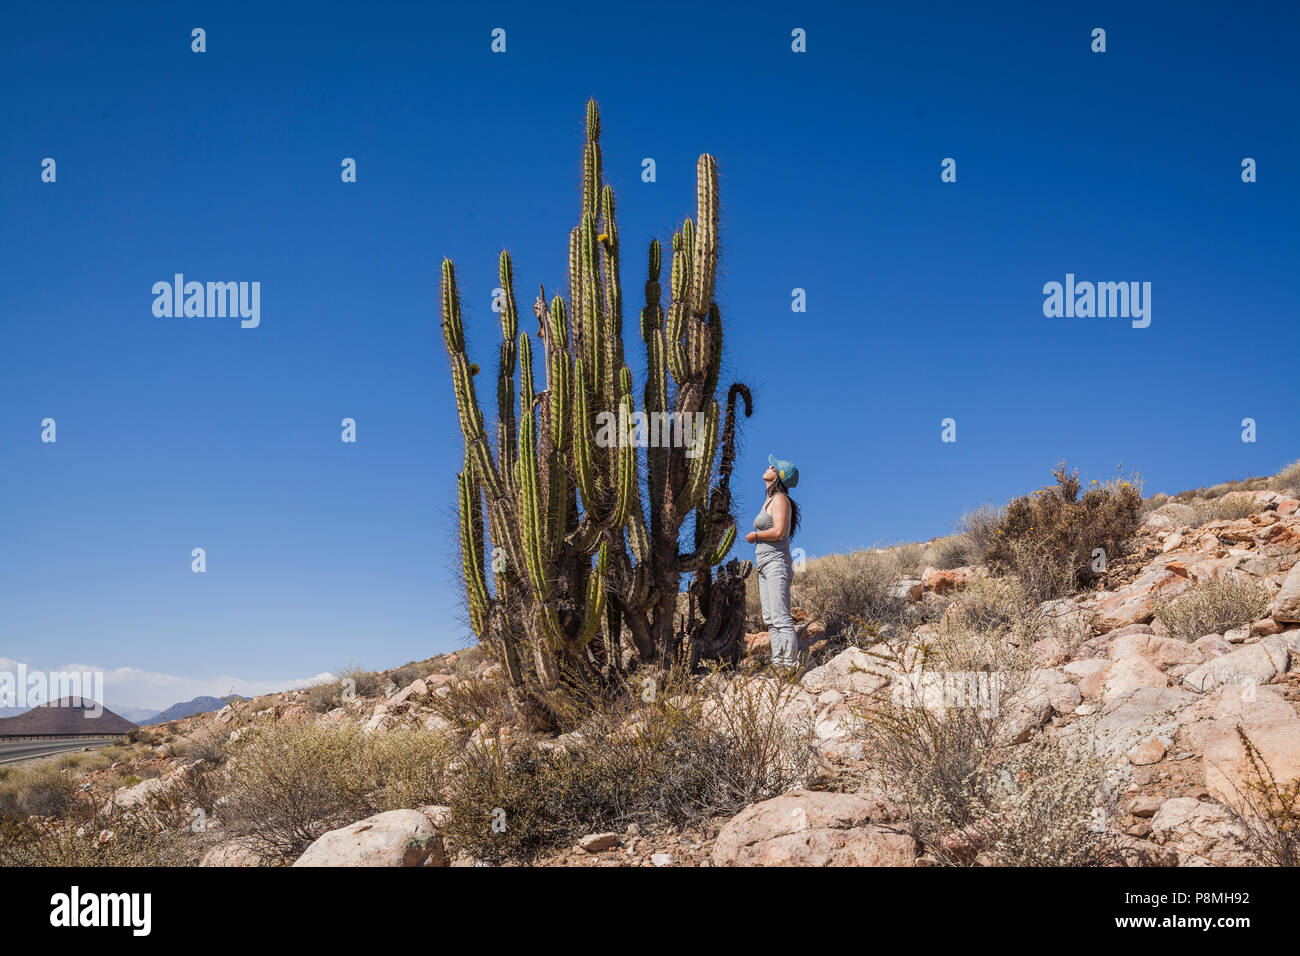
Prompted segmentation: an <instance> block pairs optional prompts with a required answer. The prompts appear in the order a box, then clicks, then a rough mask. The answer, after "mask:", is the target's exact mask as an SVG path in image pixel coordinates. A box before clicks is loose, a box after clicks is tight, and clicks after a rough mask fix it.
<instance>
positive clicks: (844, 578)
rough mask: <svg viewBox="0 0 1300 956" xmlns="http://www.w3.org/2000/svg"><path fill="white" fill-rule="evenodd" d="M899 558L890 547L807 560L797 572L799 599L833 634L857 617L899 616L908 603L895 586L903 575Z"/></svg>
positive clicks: (882, 619)
mask: <svg viewBox="0 0 1300 956" xmlns="http://www.w3.org/2000/svg"><path fill="white" fill-rule="evenodd" d="M904 576H905V575H904V573H903V571H902V568H901V565H900V562H899V559H898V557H897V556H896V555H894V554H893V553H891V552H889V551H854V552H852V553H851V554H829V555H826V556H824V557H820V558H815V559H813V560H811V561H809V562H808V563H807V566H806V567H805V569H804V570H803V571H802V572H800V573H799V574H797V575H795V587H796V588H797V589H798V591H799V596H800V603H801V604H802V605H803V607H804V609H805V610H806V611H807V612H808V614H809V616H810V617H812V618H813V619H814V620H819V621H822V622H823V623H825V625H826V631H827V633H828V634H831V635H834V634H838V633H839V632H840V631H842V630H843V629H844V628H845V627H846V626H848V625H849V624H851V623H852V621H853V620H854V619H855V618H862V619H865V620H868V621H876V622H880V623H891V622H894V621H896V620H898V619H899V617H900V616H901V615H902V613H903V609H904V608H905V606H906V604H907V600H906V597H905V596H904V597H900V596H899V595H898V593H897V591H896V590H895V585H896V582H897V581H898V580H899V578H902V577H904Z"/></svg>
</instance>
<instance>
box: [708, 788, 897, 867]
mask: <svg viewBox="0 0 1300 956" xmlns="http://www.w3.org/2000/svg"><path fill="white" fill-rule="evenodd" d="M896 817H897V811H896V810H895V809H894V808H893V807H892V806H890V805H889V804H888V803H885V802H883V801H879V800H871V799H868V798H867V797H864V796H861V795H859V794H852V793H821V792H810V791H807V790H794V791H791V792H790V793H784V794H782V795H781V796H779V797H774V798H772V799H771V800H764V801H763V802H762V803H755V804H752V805H750V806H748V807H746V808H745V809H744V810H742V811H741V812H740V813H739V814H737V815H736V816H735V817H733V818H732V819H731V820H730V821H728V822H727V824H726V825H725V826H724V827H723V828H722V831H721V832H720V833H719V834H718V838H717V840H716V842H715V843H714V847H713V862H714V864H716V865H718V866H912V865H913V864H914V863H915V861H916V856H917V849H918V846H917V841H916V838H915V837H914V836H912V834H911V833H910V832H908V831H907V829H906V828H904V827H902V826H899V825H896V824H894V823H892V822H891V821H893V820H894V819H895V818H896Z"/></svg>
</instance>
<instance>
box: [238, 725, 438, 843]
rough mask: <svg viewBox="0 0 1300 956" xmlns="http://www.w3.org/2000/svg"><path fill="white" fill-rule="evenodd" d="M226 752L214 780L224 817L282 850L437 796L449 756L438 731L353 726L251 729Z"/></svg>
mask: <svg viewBox="0 0 1300 956" xmlns="http://www.w3.org/2000/svg"><path fill="white" fill-rule="evenodd" d="M227 752H228V754H229V759H228V761H227V763H226V766H225V768H224V769H223V777H222V779H221V780H220V781H219V782H217V783H216V784H215V786H216V788H217V789H218V791H219V792H220V793H221V795H222V803H221V806H220V807H219V808H218V811H217V812H218V813H219V816H220V818H221V820H222V821H223V822H224V823H225V824H226V826H227V827H228V829H229V830H230V832H232V833H233V834H234V835H236V836H237V837H239V838H241V839H242V840H243V841H244V842H245V843H247V844H248V845H249V846H251V847H253V848H254V849H257V850H258V851H259V852H264V853H267V854H269V855H278V856H285V857H287V856H294V855H297V854H298V853H301V852H302V851H303V850H304V849H306V848H307V846H308V845H310V844H311V843H312V842H313V841H314V840H315V839H316V838H317V837H319V836H320V835H321V834H322V833H324V832H325V831H327V830H331V829H335V828H337V827H340V826H346V825H347V824H349V823H354V822H355V821H357V820H360V819H363V818H365V817H368V816H372V815H374V814H376V813H382V812H384V811H385V810H397V809H403V808H410V807H418V806H421V805H423V804H430V803H436V802H438V798H439V790H440V788H441V787H442V786H443V785H444V784H445V782H446V774H447V765H448V763H449V761H450V759H451V749H450V745H449V744H448V742H447V741H446V740H445V739H444V738H443V737H441V736H440V735H437V734H430V733H425V732H422V731H415V730H394V731H390V732H388V733H386V734H367V733H365V732H364V731H362V729H361V728H360V727H357V726H356V725H347V726H343V727H319V726H315V725H312V724H271V725H268V726H266V727H255V728H250V729H249V730H248V731H246V732H245V733H244V734H243V735H242V736H241V737H240V738H239V739H238V740H237V741H235V743H233V744H230V745H228V747H227Z"/></svg>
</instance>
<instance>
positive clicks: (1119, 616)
mask: <svg viewBox="0 0 1300 956" xmlns="http://www.w3.org/2000/svg"><path fill="white" fill-rule="evenodd" d="M1190 586H1191V583H1190V581H1189V580H1188V579H1187V578H1186V577H1184V576H1183V575H1181V574H1178V573H1176V572H1175V571H1171V570H1168V569H1167V568H1150V569H1148V570H1146V571H1144V572H1143V573H1142V574H1141V575H1140V576H1139V577H1138V578H1137V580H1135V581H1133V583H1131V584H1128V585H1126V586H1124V587H1122V588H1120V589H1119V590H1118V591H1115V592H1113V593H1104V594H1103V595H1102V596H1101V600H1100V601H1099V602H1098V604H1097V607H1096V609H1095V610H1094V612H1093V618H1092V624H1093V627H1094V628H1095V629H1096V630H1097V633H1099V634H1105V633H1107V632H1109V631H1113V630H1115V629H1117V628H1121V627H1124V626H1126V625H1128V624H1139V623H1142V622H1145V621H1149V620H1151V618H1152V617H1154V616H1155V613H1156V605H1157V604H1159V603H1160V602H1161V601H1167V600H1169V599H1170V598H1172V597H1174V596H1176V595H1178V594H1181V593H1182V592H1183V591H1186V590H1187V589H1188V588H1189V587H1190Z"/></svg>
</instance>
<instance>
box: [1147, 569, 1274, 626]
mask: <svg viewBox="0 0 1300 956" xmlns="http://www.w3.org/2000/svg"><path fill="white" fill-rule="evenodd" d="M1268 602H1269V594H1268V591H1267V590H1265V589H1264V588H1263V587H1262V586H1261V585H1259V584H1257V583H1255V582H1254V581H1251V580H1249V579H1246V578H1238V577H1234V576H1230V575H1225V576H1223V577H1218V578H1214V579H1212V580H1210V581H1206V582H1204V583H1202V584H1198V585H1196V586H1195V587H1193V588H1191V589H1190V590H1188V591H1184V592H1183V593H1182V594H1180V595H1178V596H1177V597H1175V598H1171V599H1170V600H1168V601H1162V602H1160V603H1159V604H1157V605H1156V609H1155V617H1156V620H1157V621H1159V622H1160V623H1161V624H1163V625H1164V627H1165V630H1166V631H1168V632H1169V634H1170V635H1171V636H1173V637H1177V638H1181V639H1182V640H1184V641H1194V640H1196V639H1197V638H1200V637H1203V636H1204V635H1206V634H1222V633H1224V632H1225V631H1229V630H1231V629H1232V628H1234V627H1241V626H1242V625H1243V624H1249V623H1250V622H1251V621H1255V620H1258V619H1259V618H1261V617H1263V616H1264V612H1265V611H1266V610H1267V609H1268Z"/></svg>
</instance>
